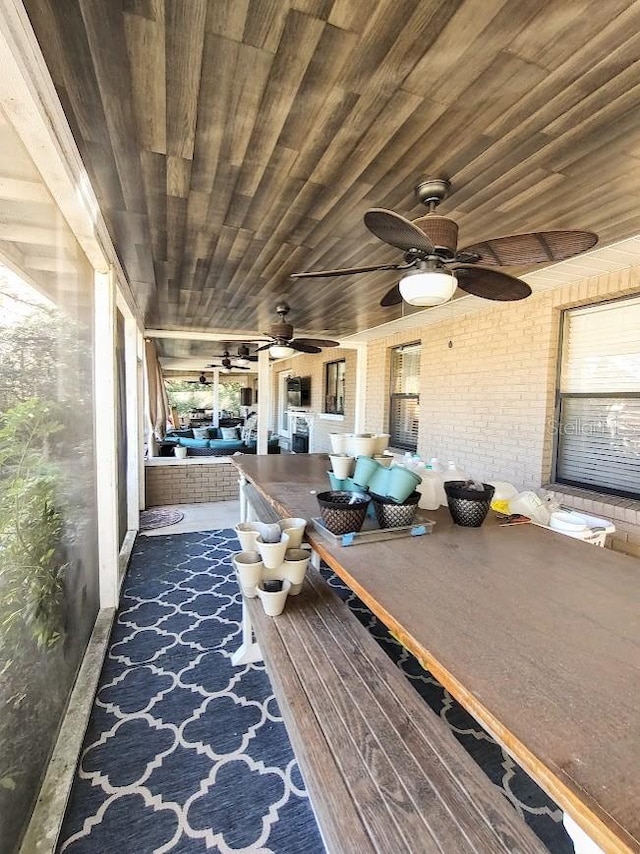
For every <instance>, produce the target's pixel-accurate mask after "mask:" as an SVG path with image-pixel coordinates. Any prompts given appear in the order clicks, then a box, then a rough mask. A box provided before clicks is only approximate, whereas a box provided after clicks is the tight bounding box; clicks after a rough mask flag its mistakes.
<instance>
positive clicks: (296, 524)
mask: <svg viewBox="0 0 640 854" xmlns="http://www.w3.org/2000/svg"><path fill="white" fill-rule="evenodd" d="M278 524H279V525H280V530H281V531H284V532H285V533H287V534H289V548H290V549H299V548H300V546H301V545H302V538H303V537H304V529H305V527H306V525H307V520H306V519H280V521H279V522H278Z"/></svg>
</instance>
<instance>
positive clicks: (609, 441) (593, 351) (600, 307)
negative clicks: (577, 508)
mask: <svg viewBox="0 0 640 854" xmlns="http://www.w3.org/2000/svg"><path fill="white" fill-rule="evenodd" d="M639 321H640V297H632V298H624V299H621V300H614V301H609V302H606V303H598V304H596V305H592V306H582V307H580V308H572V309H567V310H565V311H564V312H563V315H562V326H561V339H560V360H559V368H558V381H557V387H556V407H555V435H554V454H553V480H554V482H555V483H558V484H563V485H567V486H573V487H578V488H581V489H589V490H592V491H595V492H599V493H604V494H609V495H616V496H619V497H622V498H632V499H638V498H640V322H639Z"/></svg>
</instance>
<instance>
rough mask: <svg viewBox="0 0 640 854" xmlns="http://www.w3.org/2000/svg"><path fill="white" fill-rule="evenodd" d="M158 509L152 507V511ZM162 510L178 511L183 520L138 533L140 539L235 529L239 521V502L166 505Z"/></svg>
mask: <svg viewBox="0 0 640 854" xmlns="http://www.w3.org/2000/svg"><path fill="white" fill-rule="evenodd" d="M158 509H160V508H157V507H154V510H158ZM162 509H164V510H169V509H171V510H179V511H180V512H181V513H184V518H183V519H182V520H181V521H180V522H176V523H175V525H165V526H164V527H163V528H153V529H151V530H150V531H140V536H142V537H158V536H166V535H167V534H189V533H191V532H192V531H212V530H214V529H218V528H235V526H236V525H237V524H238V522H239V521H240V502H239V501H238V500H235V501H215V502H213V503H211V504H168V505H166V506H165V507H163V508H162Z"/></svg>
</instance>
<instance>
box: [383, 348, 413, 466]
mask: <svg viewBox="0 0 640 854" xmlns="http://www.w3.org/2000/svg"><path fill="white" fill-rule="evenodd" d="M420 353H421V346H420V344H419V343H417V344H407V345H405V346H403V347H394V348H393V350H392V351H391V401H390V407H389V435H390V438H389V444H390V445H391V446H392V447H393V448H402V449H404V450H409V451H412V450H413V451H415V449H416V448H417V446H418V425H419V421H420Z"/></svg>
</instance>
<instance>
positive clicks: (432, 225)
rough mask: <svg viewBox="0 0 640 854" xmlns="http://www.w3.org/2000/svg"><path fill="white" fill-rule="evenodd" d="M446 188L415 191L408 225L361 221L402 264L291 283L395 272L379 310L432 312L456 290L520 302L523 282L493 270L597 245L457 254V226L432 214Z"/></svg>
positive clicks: (426, 184) (515, 245)
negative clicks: (416, 209) (420, 208)
mask: <svg viewBox="0 0 640 854" xmlns="http://www.w3.org/2000/svg"><path fill="white" fill-rule="evenodd" d="M450 190H451V185H450V183H449V182H448V181H446V180H444V179H442V178H427V179H425V180H424V181H421V182H420V183H419V184H418V186H417V187H416V188H415V194H416V197H417V198H418V200H419V201H420V202H422V203H423V204H425V205H426V206H427V207H428V208H429V212H428V213H427V214H426V215H425V216H422V217H419V218H418V219H416V220H413V221H411V220H408V219H405V217H403V216H401V215H400V214H397V213H395V212H394V211H390V210H386V209H384V208H371V209H370V210H368V211H367V212H366V213H365V215H364V224H365V225H366V227H367V228H368V229H369V231H370V232H371V233H372V234H374V235H375V236H376V237H378V238H379V239H380V240H382V241H383V242H384V243H388V244H389V245H390V246H394V247H396V248H397V249H401V250H402V251H403V252H404V262H403V263H401V264H372V265H371V266H366V267H351V268H348V269H341V270H318V271H315V272H303V273H292V274H291V278H292V279H302V278H322V277H329V276H349V275H354V274H357V273H371V272H374V271H376V270H400V271H402V273H403V275H402V277H401V279H400V281H399V282H398V284H396V285H394V286H393V287H392V288H391V289H390V290H389V291H387V293H386V294H385V295H384V296H383V298H382V300H381V301H380V305H381V306H390V305H398V304H399V303H401V302H402V301H403V300H404V301H405V302H408V303H409V304H410V305H419V306H435V305H440V304H442V303H444V302H447V301H448V300H450V299H451V297H452V296H453V294H454V293H455V290H456V287H458V288H460V289H461V290H463V291H465V292H466V293H468V294H473V295H474V296H478V297H483V298H484V299H490V300H504V301H509V300H520V299H524V298H525V297H528V296H529V295H530V294H531V288H530V287H529V285H527V284H526V282H523V281H522V280H521V279H518V278H516V277H515V276H510V275H509V274H507V273H503V272H501V271H499V270H494V269H491V268H493V267H503V266H510V265H529V264H544V263H549V262H552V261H562V260H564V259H565V258H571V257H572V256H574V255H578V254H580V253H581V252H586V250H587V249H591V248H592V247H593V246H595V244H596V243H597V242H598V237H597V235H596V234H594V233H593V232H590V231H536V232H531V233H528V234H513V235H509V236H507V237H496V238H489V239H488V240H483V241H481V242H480V243H475V244H472V245H470V246H465V247H464V248H462V249H460V250H459V249H458V248H457V246H458V225H457V223H456V222H455V221H454V220H452V219H449V218H448V217H444V216H440V215H438V214H436V213H435V210H436V208H437V207H438V205H439V204H440V202H441V201H442V200H443V199H446V197H447V196H448V195H449V192H450Z"/></svg>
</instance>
